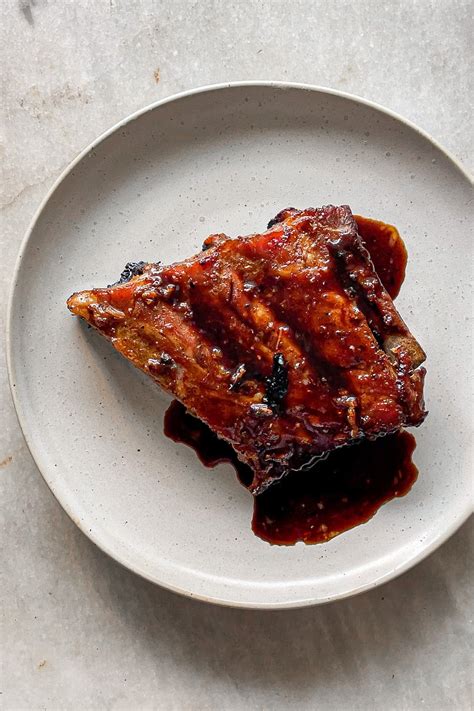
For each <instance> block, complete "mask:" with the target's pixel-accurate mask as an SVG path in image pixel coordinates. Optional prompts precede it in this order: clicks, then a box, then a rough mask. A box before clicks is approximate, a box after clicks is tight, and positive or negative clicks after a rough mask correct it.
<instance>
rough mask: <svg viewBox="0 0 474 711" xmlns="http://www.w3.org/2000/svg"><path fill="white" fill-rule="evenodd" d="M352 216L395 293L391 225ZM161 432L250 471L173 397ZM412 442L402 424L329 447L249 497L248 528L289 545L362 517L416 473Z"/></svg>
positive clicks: (333, 532) (212, 460) (401, 269)
mask: <svg viewBox="0 0 474 711" xmlns="http://www.w3.org/2000/svg"><path fill="white" fill-rule="evenodd" d="M355 219H356V221H357V225H358V229H359V234H360V236H361V238H362V240H363V242H364V244H365V246H366V248H367V249H368V251H369V252H370V256H371V258H372V261H373V263H374V266H375V269H376V271H377V273H378V275H379V277H380V280H381V281H382V283H383V285H384V286H385V288H386V289H387V291H388V292H389V294H390V296H391V297H392V298H395V296H397V294H398V293H399V291H400V287H401V285H402V283H403V279H404V276H405V268H406V262H407V253H406V249H405V245H404V244H403V240H402V239H401V237H400V235H399V233H398V230H397V229H396V228H395V227H393V226H392V225H387V224H385V223H383V222H379V221H377V220H371V219H368V218H366V217H360V216H356V217H355ZM164 433H165V435H166V436H167V437H169V438H170V439H172V440H173V441H174V442H180V443H183V444H186V445H188V446H189V447H192V448H193V449H194V451H195V452H196V454H197V456H198V457H199V459H200V460H201V462H202V463H203V464H204V465H205V466H207V467H214V466H216V465H217V464H219V463H221V462H230V463H231V464H232V465H233V466H234V467H235V470H236V472H237V475H238V478H239V480H240V482H241V484H243V485H244V486H248V485H249V484H250V482H251V480H252V472H251V471H250V469H249V468H248V467H247V466H246V465H245V464H243V463H242V462H240V461H239V460H238V458H237V455H236V454H235V452H234V450H233V449H232V447H231V446H230V445H229V444H227V443H226V442H223V441H222V440H220V439H219V438H218V437H217V436H216V435H215V434H214V433H213V432H212V430H211V429H210V428H209V427H208V426H207V425H206V424H204V422H202V421H201V420H199V419H197V418H196V417H193V416H192V415H190V414H189V413H188V412H187V411H186V408H185V407H184V405H182V404H181V403H180V402H178V401H177V400H174V401H173V402H172V403H171V405H170V406H169V408H168V410H167V411H166V414H165V421H164ZM415 447H416V441H415V438H414V437H413V435H411V434H409V433H408V432H404V431H401V432H395V433H394V434H391V435H387V436H385V437H380V438H379V439H377V440H375V441H372V442H369V441H367V440H365V441H363V442H361V443H359V444H355V445H352V446H350V447H343V448H341V449H339V450H336V451H334V452H331V453H330V454H329V456H328V457H327V459H325V460H324V461H321V462H318V463H317V464H315V465H314V466H313V467H312V468H311V469H310V470H308V471H304V472H292V473H290V474H289V475H288V476H287V477H285V478H284V479H283V480H282V481H281V482H277V483H275V484H273V485H272V486H271V487H270V488H269V489H268V490H267V491H265V492H263V493H262V494H260V495H259V496H256V497H254V512H253V519H252V530H253V531H254V533H255V534H256V535H257V536H259V538H262V539H263V540H265V541H268V542H269V543H273V544H278V545H293V544H295V543H297V542H298V541H304V542H305V543H323V542H325V541H328V540H330V539H331V538H333V537H334V536H337V535H338V534H340V533H343V532H344V531H347V530H349V529H350V528H353V527H354V526H357V525H359V524H361V523H365V522H366V521H368V520H369V519H370V518H372V516H373V515H374V514H375V513H376V512H377V511H378V509H379V508H380V506H382V504H384V503H386V502H387V501H390V500H391V499H393V498H395V497H398V496H404V495H405V494H406V493H408V491H409V490H410V489H411V487H412V486H413V484H414V482H415V481H416V478H417V475H418V470H417V468H416V466H415V465H414V464H413V462H412V458H411V457H412V454H413V451H414V449H415Z"/></svg>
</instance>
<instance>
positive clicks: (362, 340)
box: [68, 205, 426, 494]
mask: <svg viewBox="0 0 474 711" xmlns="http://www.w3.org/2000/svg"><path fill="white" fill-rule="evenodd" d="M68 307H69V309H70V310H71V311H72V313H73V314H76V315H78V316H81V317H82V318H84V319H85V320H86V321H88V322H89V323H90V324H92V325H93V326H95V328H97V329H98V330H99V331H100V332H101V333H102V334H103V335H104V336H106V337H107V338H109V339H110V340H111V342H112V344H113V345H114V347H115V348H116V349H117V350H118V351H119V352H120V353H122V354H123V355H124V356H125V357H126V358H128V359H129V360H130V361H131V362H132V363H133V364H134V365H136V366H137V367H138V368H141V370H143V371H145V372H146V373H148V374H149V375H150V376H151V377H152V378H153V379H154V380H155V381H156V382H157V383H158V384H159V385H161V387H162V388H164V389H165V390H167V391H168V392H169V393H171V394H173V395H174V396H175V397H176V398H178V399H179V400H180V401H181V402H182V403H183V404H184V405H185V407H186V408H187V409H188V410H189V412H191V413H192V414H193V415H195V416H197V417H199V418H200V419H201V420H203V421H204V422H206V423H207V424H208V425H209V426H210V427H211V429H212V430H213V431H214V432H215V433H216V434H217V435H218V436H219V437H221V438H222V439H224V440H227V441H228V442H229V443H230V444H231V445H232V447H233V448H234V449H235V451H236V452H237V455H238V457H239V459H241V460H242V461H243V462H245V463H247V464H248V465H249V466H250V467H251V469H252V471H253V481H252V483H251V485H250V489H251V490H252V491H253V493H255V494H257V493H259V492H261V491H262V490H263V489H265V488H266V487H267V486H268V485H269V484H270V483H271V482H272V481H274V480H276V479H279V478H281V477H282V476H284V475H285V474H286V473H287V472H288V471H290V470H292V469H301V468H305V467H307V466H309V465H310V464H312V463H314V461H315V460H317V459H318V458H321V457H324V456H325V455H326V454H327V453H328V452H329V451H331V450H333V449H335V448H336V447H340V446H342V445H346V444H350V443H353V442H355V441H357V440H359V439H361V438H363V437H367V438H375V437H378V436H380V435H384V434H387V433H389V432H393V431H394V430H397V429H399V428H401V427H402V426H410V425H419V424H420V423H421V422H422V421H423V419H424V417H425V414H426V413H425V410H424V403H423V379H424V373H425V371H424V368H420V367H419V366H420V364H421V363H422V362H423V361H424V359H425V354H424V353H423V350H422V349H421V347H420V346H419V345H418V343H417V341H416V340H415V339H414V337H413V336H412V335H411V333H410V332H409V330H408V328H407V326H406V325H405V323H404V322H403V320H402V319H401V317H400V315H399V314H398V312H397V310H396V309H395V307H394V305H393V302H392V299H391V298H390V296H389V295H388V293H387V291H386V290H385V288H384V287H383V285H382V283H381V281H380V279H379V277H378V275H377V273H376V272H375V269H374V267H373V264H372V262H371V259H370V256H369V253H368V252H367V250H366V249H365V248H364V246H363V243H362V241H361V238H360V237H359V235H358V232H357V225H356V222H355V220H354V218H353V215H352V213H351V210H350V208H349V207H347V206H341V207H333V206H331V205H330V206H326V207H322V208H319V209H307V210H302V211H298V210H294V209H288V210H285V211H283V212H281V213H280V214H279V215H278V216H277V217H276V218H275V219H274V220H272V221H271V222H270V224H269V229H268V230H267V231H266V232H264V233H262V234H253V235H249V236H248V237H238V238H236V239H230V238H229V237H227V236H226V235H222V234H221V235H212V236H211V237H208V238H207V240H206V241H205V243H204V246H203V251H202V252H200V253H199V254H197V255H196V256H194V257H191V258H190V259H187V260H185V261H183V262H180V263H177V264H172V265H171V266H161V265H159V264H143V263H139V264H129V265H127V268H126V270H125V272H124V273H123V274H122V278H121V281H120V282H118V283H117V284H114V285H112V286H109V287H107V288H103V289H92V290H90V291H82V292H79V293H76V294H73V295H72V296H71V297H70V298H69V300H68Z"/></svg>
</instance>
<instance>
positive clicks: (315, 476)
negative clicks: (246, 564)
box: [164, 400, 418, 545]
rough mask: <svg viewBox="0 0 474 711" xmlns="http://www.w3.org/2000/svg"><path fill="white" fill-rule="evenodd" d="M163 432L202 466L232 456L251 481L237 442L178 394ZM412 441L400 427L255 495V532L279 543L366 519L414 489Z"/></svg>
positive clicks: (314, 537)
mask: <svg viewBox="0 0 474 711" xmlns="http://www.w3.org/2000/svg"><path fill="white" fill-rule="evenodd" d="M164 431H165V434H166V435H167V437H169V438H170V439H172V440H173V441H174V442H181V443H182V444H187V445H188V446H189V447H192V448H193V449H194V450H195V452H196V454H197V455H198V457H199V459H200V460H201V462H202V463H203V464H204V465H205V466H207V467H215V466H216V465H217V464H219V463H221V462H229V463H231V464H232V465H233V466H234V467H235V469H236V472H237V475H238V477H239V480H240V482H241V483H242V484H243V485H244V486H248V484H249V483H250V481H251V480H252V473H251V471H250V469H249V468H248V467H247V466H246V465H245V464H242V462H240V461H239V460H238V459H237V456H236V454H235V452H234V450H233V449H232V447H231V446H230V445H229V444H227V443H226V442H223V441H222V440H220V439H218V437H216V435H215V434H214V433H213V432H212V430H210V429H209V427H208V426H207V425H206V424H204V422H201V420H198V419H197V418H196V417H193V416H192V415H190V414H189V413H188V412H187V411H186V408H185V407H184V405H182V404H181V403H180V402H178V401H177V400H174V401H173V402H172V403H171V405H170V406H169V408H168V410H167V411H166V414H165V427H164ZM415 447H416V442H415V438H414V437H413V435H411V434H409V433H408V432H403V431H402V432H395V433H394V434H391V435H387V436H386V437H380V438H379V439H376V440H374V441H373V442H369V441H368V440H366V441H364V442H361V443H360V444H356V445H352V446H351V447H343V448H342V449H339V450H336V451H335V452H331V454H330V455H329V456H328V458H327V459H325V460H324V461H322V462H319V463H318V464H315V465H314V466H313V467H312V468H311V469H310V470H308V471H304V472H292V473H291V474H289V475H288V476H287V477H285V479H283V480H282V481H281V482H276V483H275V484H273V485H272V486H271V487H270V488H269V489H267V491H264V492H263V494H260V495H259V496H255V497H254V511H253V519H252V530H253V532H254V533H255V534H256V535H257V536H258V537H259V538H262V539H263V540H264V541H268V542H269V543H274V544H278V545H293V544H294V543H297V542H298V541H304V542H305V543H324V541H328V540H329V539H331V538H333V537H334V536H337V535H338V534H339V533H343V532H344V531H347V530H349V529H350V528H353V527H354V526H357V525H359V524H361V523H365V522H366V521H368V520H369V519H370V518H372V516H373V515H374V514H375V513H376V512H377V511H378V509H379V508H380V506H382V504H384V503H386V502H387V501H390V500H391V499H393V498H395V497H397V496H404V495H405V494H406V493H408V491H410V489H411V487H412V486H413V484H414V482H415V481H416V478H417V475H418V470H417V468H416V466H415V465H414V464H413V462H412V459H411V455H412V454H413V451H414V449H415Z"/></svg>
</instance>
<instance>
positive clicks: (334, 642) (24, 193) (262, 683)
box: [0, 0, 473, 711]
mask: <svg viewBox="0 0 474 711" xmlns="http://www.w3.org/2000/svg"><path fill="white" fill-rule="evenodd" d="M0 13H1V26H2V28H1V34H2V39H1V43H0V47H1V50H0V51H1V58H2V84H3V86H2V126H1V129H2V139H1V155H2V178H3V180H2V205H3V209H2V223H1V226H2V230H1V246H0V254H1V270H0V281H1V286H0V306H1V318H2V324H1V333H2V351H3V350H4V338H3V333H4V325H5V324H4V322H5V313H6V302H7V297H8V291H9V286H10V280H11V272H12V269H13V265H14V263H15V259H16V256H17V252H18V248H19V244H20V240H21V239H22V237H23V234H24V232H25V230H26V228H27V226H28V223H29V222H30V220H31V217H32V215H33V213H34V211H35V209H36V207H37V205H38V204H39V202H40V200H41V198H42V197H43V196H44V195H45V193H46V191H47V190H48V188H49V187H50V185H51V184H52V182H53V181H54V179H55V178H56V177H57V175H58V174H59V172H60V171H61V170H62V169H63V168H64V167H65V166H66V165H67V164H68V163H69V162H70V161H71V159H72V158H74V156H75V155H76V154H77V153H78V152H79V151H80V150H81V149H82V148H83V147H84V146H85V145H87V144H88V143H89V142H90V141H91V140H92V139H94V138H95V137H96V136H97V135H99V134H100V133H101V132H102V131H104V130H105V129H107V128H109V127H110V126H111V125H112V124H114V123H115V122H116V121H118V120H119V119H121V118H123V117H125V116H127V115H128V114H130V113H132V112H133V111H135V110H136V109H139V108H141V107H143V106H145V105H146V104H148V103H151V102H152V101H155V100H156V99H159V98H162V97H165V96H167V95H169V94H172V93H174V92H177V91H180V90H183V89H188V88H192V87H195V86H199V85H203V84H209V83H215V82H222V81H232V80H239V79H280V80H291V81H299V82H308V83H312V84H319V85H323V86H329V87H334V88H337V89H342V90H345V91H349V92H352V93H355V94H358V95H361V96H364V97H366V98H368V99H372V100H374V101H377V102H379V103H381V104H384V105H386V106H388V107H389V108H391V109H393V110H395V111H397V112H399V113H401V114H403V115H404V116H406V117H408V118H409V119H411V120H412V121H414V122H416V123H418V124H419V125H420V126H421V127H422V128H424V129H425V130H427V131H428V132H429V133H431V134H432V135H433V136H434V137H435V138H436V139H437V140H438V141H440V142H441V143H442V144H443V145H445V146H446V147H447V148H448V149H450V150H451V151H452V152H453V153H454V154H455V155H456V156H457V157H458V158H459V159H460V160H461V161H462V162H463V163H464V165H465V166H466V167H467V168H468V169H469V168H471V169H472V153H470V151H471V150H472V134H471V132H470V122H471V110H472V75H473V72H472V69H473V67H472V50H471V37H472V29H473V27H472V19H471V15H472V5H471V3H470V1H469V0H391V1H390V0H388V1H387V2H381V1H380V0H352V1H349V0H315V1H311V0H287V1H286V2H284V1H279V0H274V1H273V2H272V1H271V0H262V1H258V2H257V0H255V1H254V2H252V1H249V0H234V2H225V1H224V0H222V1H219V0H214V1H212V0H201V1H198V0H190V1H189V2H185V1H184V0H161V1H158V0H157V1H156V2H153V1H152V0H141V1H140V0H74V1H72V0H2V2H1V3H0ZM470 160H471V163H470ZM0 387H1V403H2V405H1V410H0V482H1V504H0V512H1V524H2V563H1V576H2V580H1V591H2V605H3V610H2V612H3V617H2V630H1V638H2V642H1V645H2V649H1V662H2V673H1V679H0V691H1V695H0V706H1V707H2V708H4V709H8V710H11V709H166V710H167V709H176V710H177V711H182V710H186V709H219V710H221V709H285V708H290V707H291V708H296V709H334V711H340V710H341V709H343V710H345V709H350V710H352V709H354V710H357V709H361V710H364V711H366V710H367V709H369V710H371V709H380V708H384V709H388V710H398V709H400V710H401V709H410V710H411V709H414V710H415V709H421V708H424V709H430V710H431V709H469V708H472V706H471V703H472V698H471V692H470V668H471V664H470V659H471V653H472V646H471V645H472V609H473V604H472V595H471V594H470V593H471V592H472V591H471V584H472V562H471V560H472V557H471V556H470V555H469V553H470V552H472V521H471V522H468V523H467V524H465V525H464V526H463V527H462V528H461V529H460V530H459V531H458V532H457V533H456V534H455V535H454V536H453V537H452V538H451V539H450V540H449V541H448V542H447V543H445V544H444V545H443V546H442V547H441V548H440V549H439V550H438V551H436V552H435V553H434V554H433V555H431V556H430V557H429V558H428V559H426V560H425V561H424V562H422V563H421V564H420V565H418V566H417V567H416V568H414V569H412V570H411V571H409V572H408V573H406V574H405V575H403V576H402V577H400V578H398V579H396V580H394V581H393V582H391V583H388V584H386V585H384V586H383V587H380V588H377V589H375V590H372V591H371V592H368V593H365V594H363V595H360V596H358V597H355V598H353V599H348V600H344V601H341V602H337V603H333V604H329V605H325V606H321V607H314V608H307V609H300V610H295V611H278V612H265V611H264V612H257V611H245V610H237V609H226V608H220V607H213V606H211V605H207V604H204V603H198V602H195V601H192V600H188V599H185V598H182V597H179V596H178V595H175V594H173V593H170V592H167V591H166V590H162V589H160V588H158V587H155V586H153V585H152V584H150V583H148V582H145V581H144V580H141V579H140V578H138V577H136V576H135V575H134V574H132V573H130V572H128V571H127V570H124V569H122V568H121V567H120V566H119V565H118V564H116V563H115V562H114V561H112V560H110V559H109V558H108V557H107V556H105V555H104V554H103V553H101V552H100V551H99V550H98V549H97V548H96V547H95V546H94V545H93V544H92V543H90V542H89V540H88V539H87V538H86V537H85V536H84V535H83V534H82V533H81V532H80V531H79V530H78V529H77V528H76V526H75V525H74V524H73V523H72V522H71V521H70V519H69V518H68V517H67V516H66V514H65V513H64V512H63V511H62V509H61V508H60V506H59V505H58V504H57V503H56V501H55V499H54V498H53V496H52V494H51V493H50V491H49V489H48V488H47V486H46V484H45V483H44V482H43V479H42V477H41V476H40V474H39V472H38V470H37V468H36V466H35V463H34V462H33V460H32V458H31V456H30V454H29V452H28V450H27V448H26V445H25V442H24V440H23V436H22V434H21V431H20V429H19V426H18V424H17V420H16V416H15V413H14V409H13V405H12V404H11V399H10V395H9V391H8V383H7V373H6V367H5V365H4V359H3V356H2V358H1V359H0Z"/></svg>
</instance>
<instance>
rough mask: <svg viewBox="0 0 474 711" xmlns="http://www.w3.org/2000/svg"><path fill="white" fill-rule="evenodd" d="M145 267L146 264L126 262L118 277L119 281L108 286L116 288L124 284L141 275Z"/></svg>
mask: <svg viewBox="0 0 474 711" xmlns="http://www.w3.org/2000/svg"><path fill="white" fill-rule="evenodd" d="M145 267H146V262H127V264H126V265H125V269H124V270H123V272H122V273H121V275H120V279H119V280H118V281H116V282H114V283H113V284H109V286H116V285H117V284H125V282H127V281H130V279H131V278H132V277H134V276H138V275H139V274H143V270H144V268H145Z"/></svg>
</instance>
